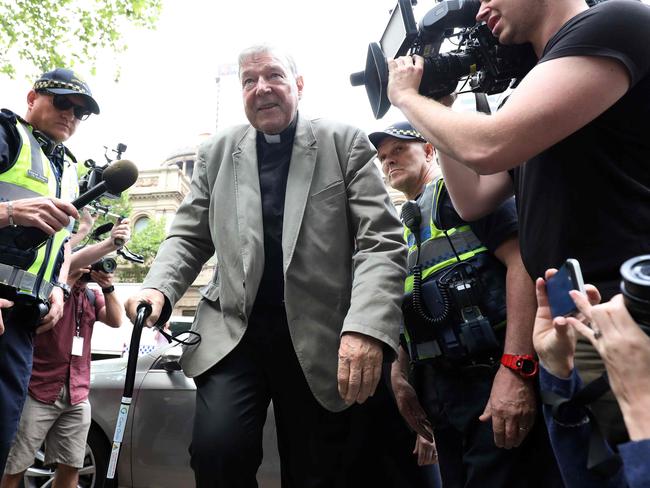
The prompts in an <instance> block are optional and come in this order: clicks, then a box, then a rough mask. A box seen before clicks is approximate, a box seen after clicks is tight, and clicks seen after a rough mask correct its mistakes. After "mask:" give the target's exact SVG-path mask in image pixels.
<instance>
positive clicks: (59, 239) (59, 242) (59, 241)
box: [42, 229, 70, 281]
mask: <svg viewBox="0 0 650 488" xmlns="http://www.w3.org/2000/svg"><path fill="white" fill-rule="evenodd" d="M69 235H70V233H69V232H68V231H67V229H61V230H60V231H59V232H57V233H56V234H54V240H53V241H52V251H51V253H52V254H50V259H49V261H48V262H47V266H45V273H44V274H43V279H44V280H45V281H53V280H52V274H53V273H54V263H56V258H57V256H58V255H59V251H60V250H61V248H62V247H63V242H64V241H65V240H66V239H67V238H68V236H69ZM42 247H45V246H42Z"/></svg>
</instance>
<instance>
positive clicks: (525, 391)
mask: <svg viewBox="0 0 650 488" xmlns="http://www.w3.org/2000/svg"><path fill="white" fill-rule="evenodd" d="M535 412H536V406H535V387H534V383H533V382H532V381H531V380H529V379H525V378H522V377H521V376H519V375H518V374H517V373H515V372H514V371H511V370H509V369H508V368H506V367H504V366H501V367H500V368H499V371H497V374H496V376H495V377H494V382H493V383H492V391H491V392H490V399H489V400H488V402H487V405H486V406H485V410H484V411H483V414H482V415H481V416H480V417H479V420H480V421H482V422H487V421H489V420H490V419H492V431H493V432H494V444H495V445H496V446H497V447H503V448H505V449H511V448H513V447H517V446H519V444H521V443H522V442H523V440H524V439H525V438H526V435H528V432H530V429H531V428H532V427H533V424H534V423H535Z"/></svg>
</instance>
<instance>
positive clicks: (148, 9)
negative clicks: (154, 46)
mask: <svg viewBox="0 0 650 488" xmlns="http://www.w3.org/2000/svg"><path fill="white" fill-rule="evenodd" d="M161 8H162V0H0V73H5V74H7V75H9V76H11V77H13V76H14V75H15V73H16V69H15V64H16V63H18V62H21V61H22V62H27V63H29V64H30V65H31V66H33V68H34V70H35V71H36V70H37V71H38V72H39V73H40V72H43V71H47V70H49V69H52V68H54V67H57V66H59V67H60V66H75V65H85V66H89V67H90V68H89V69H90V72H91V73H93V74H94V72H95V66H96V61H97V54H98V53H99V52H100V51H101V50H103V49H109V50H110V51H113V52H114V53H121V52H123V51H124V50H125V49H126V47H127V46H126V43H125V42H124V40H123V38H122V36H121V33H122V32H124V31H125V30H126V29H128V28H129V27H131V26H135V27H144V28H149V29H151V28H154V26H155V23H156V21H157V20H158V17H159V15H160V11H161ZM116 75H117V73H116Z"/></svg>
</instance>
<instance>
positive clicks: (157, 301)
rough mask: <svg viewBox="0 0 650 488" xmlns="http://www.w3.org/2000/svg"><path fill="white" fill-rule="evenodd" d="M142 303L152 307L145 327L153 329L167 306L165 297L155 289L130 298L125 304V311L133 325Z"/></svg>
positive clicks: (143, 291) (141, 291)
mask: <svg viewBox="0 0 650 488" xmlns="http://www.w3.org/2000/svg"><path fill="white" fill-rule="evenodd" d="M142 302H145V303H149V304H150V305H151V315H149V317H148V318H147V320H146V322H145V324H144V325H146V326H147V327H153V326H154V325H155V323H156V322H158V318H159V317H160V313H161V312H162V309H163V306H164V305H165V295H163V293H162V292H161V291H159V290H156V289H154V288H145V289H144V290H140V292H139V293H137V294H136V295H133V296H132V297H131V298H129V299H128V300H127V301H126V303H125V304H124V309H125V310H126V316H127V317H129V319H130V320H131V322H133V323H135V319H136V316H137V315H138V305H140V303H142Z"/></svg>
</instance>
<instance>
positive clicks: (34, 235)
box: [14, 159, 138, 249]
mask: <svg viewBox="0 0 650 488" xmlns="http://www.w3.org/2000/svg"><path fill="white" fill-rule="evenodd" d="M102 178H103V179H102V181H101V182H99V183H98V184H97V185H95V186H93V187H92V188H91V189H90V190H88V191H87V192H86V193H83V194H82V195H79V196H78V197H77V198H76V199H74V200H73V201H72V202H70V203H72V205H74V207H75V208H76V209H77V210H80V209H81V208H83V207H85V206H86V205H88V204H89V203H90V202H92V201H93V200H96V199H98V198H99V197H101V196H102V195H103V194H104V193H106V192H111V193H115V194H119V193H120V192H123V191H124V190H126V189H127V188H129V187H130V186H131V185H133V184H134V183H135V182H136V180H137V179H138V168H137V166H136V165H135V164H133V163H132V162H131V161H129V160H128V159H122V160H120V161H115V162H114V163H112V164H111V165H110V166H109V167H108V168H106V169H105V170H104V173H103V175H102ZM49 238H50V236H49V235H48V234H46V233H45V232H43V231H42V230H41V229H39V228H37V227H25V228H24V232H22V233H20V234H19V235H18V236H16V239H15V240H14V242H15V243H16V247H18V248H19V249H30V248H36V247H39V246H41V245H43V244H44V243H45V242H47V240H48V239H49Z"/></svg>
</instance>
